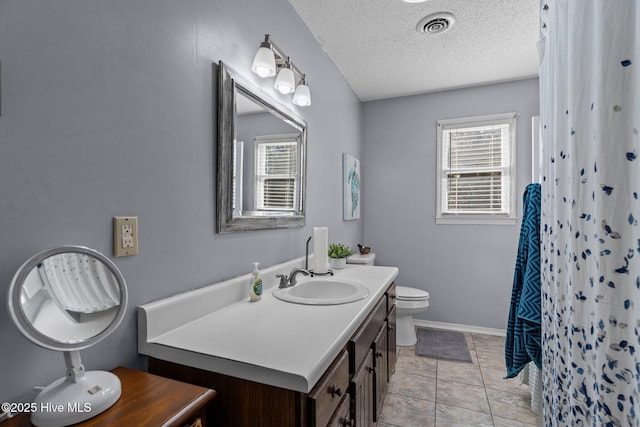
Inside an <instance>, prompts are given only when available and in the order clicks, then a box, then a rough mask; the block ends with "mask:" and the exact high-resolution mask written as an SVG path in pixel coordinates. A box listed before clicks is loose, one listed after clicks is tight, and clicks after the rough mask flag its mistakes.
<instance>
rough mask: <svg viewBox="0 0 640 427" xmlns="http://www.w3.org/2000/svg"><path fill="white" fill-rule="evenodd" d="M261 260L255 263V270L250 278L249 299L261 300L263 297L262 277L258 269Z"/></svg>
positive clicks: (252, 300)
mask: <svg viewBox="0 0 640 427" xmlns="http://www.w3.org/2000/svg"><path fill="white" fill-rule="evenodd" d="M259 264H260V263H259V262H254V263H253V271H252V272H251V277H250V278H249V301H251V302H254V301H260V298H262V277H260V270H258V265H259Z"/></svg>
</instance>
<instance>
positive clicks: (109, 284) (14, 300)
mask: <svg viewBox="0 0 640 427" xmlns="http://www.w3.org/2000/svg"><path fill="white" fill-rule="evenodd" d="M7 301H8V309H9V315H10V316H11V319H12V320H13V322H14V323H15V325H16V327H17V328H18V329H19V330H20V332H22V334H23V335H24V336H25V337H27V338H28V339H29V340H30V341H32V342H33V343H35V344H37V345H39V346H41V347H44V348H46V349H49V350H57V351H61V352H63V353H64V360H65V364H66V367H67V372H66V375H65V376H64V377H63V378H60V379H58V380H56V381H54V382H53V383H51V384H50V385H49V386H48V387H46V388H45V389H44V390H42V392H40V394H39V395H38V397H37V398H36V400H35V404H36V405H35V407H36V408H37V409H38V410H37V411H35V412H33V413H32V414H31V422H32V423H33V424H34V425H36V426H47V427H57V426H65V425H69V424H74V423H78V422H81V421H84V420H87V419H89V418H92V417H94V416H96V415H98V414H100V413H101V412H104V411H105V410H107V409H108V408H109V407H111V405H113V404H114V403H115V402H116V401H117V400H118V398H119V397H120V394H121V386H120V380H119V379H118V377H116V376H115V375H114V374H112V373H110V372H104V371H88V372H85V369H84V366H83V365H82V361H81V359H80V353H79V350H82V349H85V348H88V347H90V346H92V345H94V344H96V343H98V342H99V341H101V340H103V339H104V338H106V337H107V336H108V335H109V334H111V333H112V332H113V331H114V330H115V329H116V328H117V327H118V325H119V324H120V322H121V321H122V318H123V317H124V313H125V309H126V306H127V287H126V283H125V280H124V277H123V276H122V273H121V272H120V270H118V267H116V265H115V264H114V263H113V262H111V260H110V259H109V258H107V257H106V256H104V255H103V254H101V253H100V252H97V251H95V250H93V249H89V248H86V247H83V246H62V247H58V248H54V249H49V250H46V251H44V252H40V253H38V254H36V255H34V256H33V257H31V258H29V259H28V260H27V261H26V262H25V263H24V264H22V266H21V267H20V268H19V269H18V271H17V272H16V274H15V275H14V277H13V280H12V281H11V286H10V287H9V294H8V298H7ZM49 407H50V408H55V410H51V411H49V410H46V408H49ZM43 409H45V410H43Z"/></svg>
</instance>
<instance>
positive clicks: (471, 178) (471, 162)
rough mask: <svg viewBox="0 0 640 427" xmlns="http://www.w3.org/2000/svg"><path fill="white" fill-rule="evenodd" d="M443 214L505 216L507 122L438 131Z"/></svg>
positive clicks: (506, 196) (507, 151)
mask: <svg viewBox="0 0 640 427" xmlns="http://www.w3.org/2000/svg"><path fill="white" fill-rule="evenodd" d="M442 150H443V156H442V162H443V164H442V178H443V182H442V185H443V187H444V188H443V189H444V190H445V191H444V192H443V195H444V196H445V198H446V200H443V203H442V206H443V208H444V209H443V213H476V214H478V213H480V214H483V213H485V214H496V213H509V208H510V206H511V203H510V200H509V194H510V191H509V182H510V181H509V179H510V177H509V172H510V166H511V165H510V163H511V152H510V150H511V143H510V125H509V123H502V124H490V125H480V126H473V127H451V128H445V129H443V131H442Z"/></svg>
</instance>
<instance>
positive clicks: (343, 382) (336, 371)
mask: <svg viewBox="0 0 640 427" xmlns="http://www.w3.org/2000/svg"><path fill="white" fill-rule="evenodd" d="M348 388H349V353H348V352H346V351H343V352H342V353H341V354H340V355H339V356H338V358H337V359H336V360H335V362H333V365H332V366H331V367H330V368H329V370H327V372H326V373H325V374H324V376H323V377H322V378H320V381H318V384H316V386H315V387H314V388H313V390H311V393H309V407H310V411H309V414H310V418H311V419H310V420H309V423H310V425H311V426H315V427H320V426H322V427H324V426H326V425H327V424H328V423H329V420H330V419H331V416H332V415H333V413H334V412H335V410H336V408H337V407H338V404H339V403H340V401H341V400H342V397H343V396H344V395H345V394H346V393H347V391H348Z"/></svg>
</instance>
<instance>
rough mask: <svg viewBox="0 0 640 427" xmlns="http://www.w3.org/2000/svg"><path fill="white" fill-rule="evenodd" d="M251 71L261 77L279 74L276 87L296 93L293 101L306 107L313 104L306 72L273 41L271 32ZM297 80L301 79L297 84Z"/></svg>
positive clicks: (283, 92)
mask: <svg viewBox="0 0 640 427" xmlns="http://www.w3.org/2000/svg"><path fill="white" fill-rule="evenodd" d="M251 71H253V72H254V73H256V74H257V75H259V76H260V77H263V78H266V77H273V76H275V75H276V74H277V77H276V81H275V83H274V85H273V86H274V88H276V89H277V90H278V91H279V92H280V93H282V94H289V93H294V92H295V94H294V95H293V100H292V102H293V103H294V104H295V105H299V106H302V107H306V106H309V105H311V93H310V91H309V86H308V85H307V81H306V76H305V74H304V73H303V72H302V71H300V69H299V68H298V67H296V66H295V65H294V64H293V62H291V58H290V57H288V56H287V55H286V54H285V53H284V52H283V51H282V49H280V48H279V47H278V46H276V45H275V43H273V41H272V40H271V36H269V34H265V35H264V41H263V42H262V43H261V44H260V48H259V49H258V52H256V56H255V58H254V59H253V64H252V65H251ZM296 80H298V81H299V83H298V85H297V86H296Z"/></svg>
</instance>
